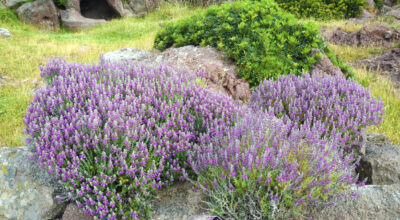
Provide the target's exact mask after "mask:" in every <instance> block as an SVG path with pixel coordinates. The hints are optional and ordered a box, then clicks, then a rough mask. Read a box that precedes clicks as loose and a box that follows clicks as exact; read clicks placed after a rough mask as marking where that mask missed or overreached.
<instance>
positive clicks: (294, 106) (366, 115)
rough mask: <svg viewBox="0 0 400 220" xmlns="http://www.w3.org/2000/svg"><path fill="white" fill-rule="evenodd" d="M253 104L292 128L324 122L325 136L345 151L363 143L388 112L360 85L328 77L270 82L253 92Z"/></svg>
mask: <svg viewBox="0 0 400 220" xmlns="http://www.w3.org/2000/svg"><path fill="white" fill-rule="evenodd" d="M250 105H251V106H252V107H253V108H254V109H260V108H262V109H266V110H269V111H272V112H273V114H274V115H275V116H277V117H278V118H282V120H283V121H284V122H285V123H286V124H288V125H291V126H292V127H298V126H299V125H304V126H310V127H312V126H313V124H315V123H316V122H321V123H322V124H323V125H324V126H322V127H321V131H322V134H321V137H328V138H330V139H334V140H335V141H336V142H337V143H338V144H339V145H340V146H341V147H344V148H351V147H352V146H356V145H360V144H362V143H360V142H359V137H360V136H361V135H362V133H363V132H364V130H365V128H366V127H367V126H370V125H377V124H379V123H380V122H381V121H382V120H383V113H384V109H383V104H382V101H380V100H376V99H374V98H373V97H371V94H370V93H369V92H368V91H367V90H365V89H364V88H363V87H362V86H361V85H359V84H358V83H357V82H355V81H354V80H347V79H344V78H341V77H339V76H328V75H325V76H310V75H308V74H303V76H301V77H297V76H294V75H288V76H283V77H279V78H278V79H277V80H276V81H272V80H266V81H264V82H262V83H261V84H260V85H259V87H258V88H256V89H255V90H254V91H253V93H252V96H251V103H250Z"/></svg>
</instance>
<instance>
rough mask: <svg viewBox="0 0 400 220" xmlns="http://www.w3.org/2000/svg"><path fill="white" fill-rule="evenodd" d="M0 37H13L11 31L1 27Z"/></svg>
mask: <svg viewBox="0 0 400 220" xmlns="http://www.w3.org/2000/svg"><path fill="white" fill-rule="evenodd" d="M0 37H7V38H8V37H11V33H10V31H9V30H7V29H5V28H0Z"/></svg>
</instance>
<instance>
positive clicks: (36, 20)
mask: <svg viewBox="0 0 400 220" xmlns="http://www.w3.org/2000/svg"><path fill="white" fill-rule="evenodd" d="M16 13H17V15H18V18H19V19H20V20H21V21H24V22H27V23H31V24H34V25H36V26H39V27H45V28H48V29H57V28H58V27H59V24H58V14H57V11H56V6H55V5H54V3H53V1H52V0H36V1H34V2H28V3H25V4H23V5H22V6H21V7H19V8H18V9H17V11H16Z"/></svg>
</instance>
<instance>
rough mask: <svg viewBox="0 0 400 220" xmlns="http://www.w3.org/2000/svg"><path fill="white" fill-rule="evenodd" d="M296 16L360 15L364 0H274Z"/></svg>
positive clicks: (345, 16) (338, 16)
mask: <svg viewBox="0 0 400 220" xmlns="http://www.w3.org/2000/svg"><path fill="white" fill-rule="evenodd" d="M275 1H276V2H277V3H278V4H279V6H280V7H282V8H283V9H285V10H287V11H289V12H291V13H293V14H294V15H295V16H296V17H314V18H319V19H333V18H336V19H338V18H339V19H340V18H342V19H343V18H352V17H358V16H359V15H361V10H362V8H363V7H364V5H365V0H275Z"/></svg>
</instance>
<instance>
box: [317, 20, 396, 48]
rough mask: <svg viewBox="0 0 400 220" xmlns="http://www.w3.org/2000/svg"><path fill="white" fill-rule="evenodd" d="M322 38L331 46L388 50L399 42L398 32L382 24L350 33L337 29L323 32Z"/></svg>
mask: <svg viewBox="0 0 400 220" xmlns="http://www.w3.org/2000/svg"><path fill="white" fill-rule="evenodd" d="M322 36H323V37H325V38H326V39H327V40H328V41H329V42H331V43H333V44H337V45H349V46H356V47H360V46H364V47H369V46H379V47H386V48H388V47H392V46H393V44H395V43H398V42H399V41H400V32H399V31H398V30H397V29H395V28H392V27H389V26H387V25H383V24H378V25H377V24H372V25H367V26H364V27H363V28H362V29H361V30H359V31H354V32H350V33H347V32H345V31H344V30H343V29H342V28H340V27H339V28H336V29H334V30H332V31H325V32H324V33H323V34H322Z"/></svg>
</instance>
